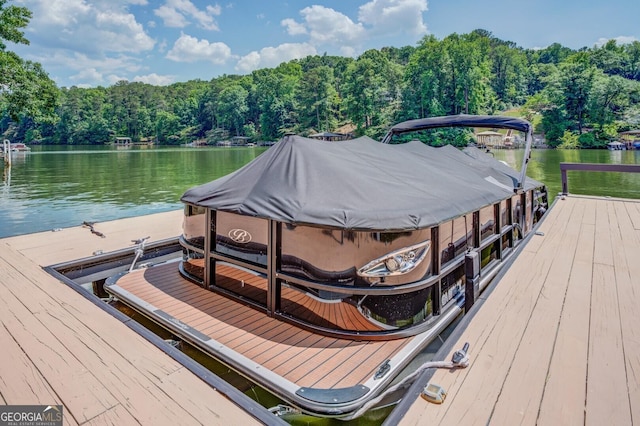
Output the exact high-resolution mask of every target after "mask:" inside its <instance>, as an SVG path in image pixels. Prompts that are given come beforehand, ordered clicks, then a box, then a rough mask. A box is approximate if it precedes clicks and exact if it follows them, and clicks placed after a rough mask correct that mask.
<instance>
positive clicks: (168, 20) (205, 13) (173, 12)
mask: <svg viewBox="0 0 640 426" xmlns="http://www.w3.org/2000/svg"><path fill="white" fill-rule="evenodd" d="M153 12H154V13H155V15H156V16H158V17H159V18H161V19H162V20H163V21H164V24H165V26H167V27H173V28H184V27H186V26H188V25H189V24H190V23H191V21H190V19H193V20H195V21H196V22H197V23H198V26H199V27H201V28H204V29H205V30H211V31H218V30H219V28H218V24H217V23H216V20H215V18H214V17H216V16H220V13H222V8H221V7H220V6H219V5H215V6H211V5H208V6H207V7H205V9H204V10H200V9H198V8H197V7H196V6H195V5H194V4H193V3H191V1H189V0H167V1H166V2H165V4H163V5H162V6H160V7H159V8H157V9H155V10H154V11H153Z"/></svg>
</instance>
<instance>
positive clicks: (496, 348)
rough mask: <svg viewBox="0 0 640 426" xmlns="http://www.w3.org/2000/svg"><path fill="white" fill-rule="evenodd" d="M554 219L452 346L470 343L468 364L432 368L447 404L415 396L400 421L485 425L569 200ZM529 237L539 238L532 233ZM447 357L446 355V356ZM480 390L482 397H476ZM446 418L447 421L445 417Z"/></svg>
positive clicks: (556, 247) (558, 240)
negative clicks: (538, 243) (452, 369)
mask: <svg viewBox="0 0 640 426" xmlns="http://www.w3.org/2000/svg"><path fill="white" fill-rule="evenodd" d="M554 210H555V216H556V218H557V219H558V220H554V221H549V220H546V221H545V222H543V223H542V224H541V227H540V231H541V232H542V233H543V234H544V237H543V238H544V240H545V247H544V248H540V249H539V248H536V249H535V250H527V247H526V246H525V247H524V249H522V250H521V251H520V253H519V254H518V259H517V262H516V263H515V264H514V265H512V267H511V268H510V269H509V270H508V271H507V272H506V273H505V276H504V277H503V278H502V279H501V284H502V283H503V282H508V283H509V284H505V285H498V286H497V287H496V288H495V289H494V291H493V292H492V293H491V295H490V297H489V298H488V299H487V300H486V302H485V303H484V305H483V306H482V309H480V310H479V311H478V312H477V313H476V316H475V317H474V319H473V321H472V322H471V323H470V324H469V325H468V328H467V329H466V331H465V333H464V334H463V336H462V337H461V338H460V339H459V340H458V342H457V343H456V344H455V345H454V347H455V348H459V347H461V346H462V344H463V343H464V342H469V343H470V357H471V364H470V366H469V367H468V368H467V369H465V370H462V371H457V372H455V373H454V374H450V373H448V372H445V371H436V372H435V373H434V376H433V379H432V382H433V383H438V384H440V385H442V386H443V387H444V388H445V389H447V391H448V392H449V395H455V397H454V398H451V400H450V399H447V402H446V404H443V405H442V406H435V405H433V404H427V403H425V401H424V400H422V399H418V400H416V401H415V402H414V404H413V405H412V407H411V408H410V409H409V411H408V413H407V414H406V415H405V417H404V418H403V424H411V425H414V424H415V425H418V424H421V421H422V419H425V418H429V419H430V421H432V422H433V424H439V423H444V424H478V423H488V422H489V421H490V419H491V414H492V412H493V409H494V406H495V404H496V401H497V400H498V398H499V396H500V393H501V391H502V386H503V383H504V381H505V378H506V376H507V373H508V370H509V368H510V366H511V365H512V361H513V359H514V357H515V353H516V349H517V342H519V341H520V340H521V339H522V335H523V334H524V330H525V327H526V325H527V323H528V320H529V318H530V316H531V313H532V309H533V306H534V303H535V301H536V300H537V298H538V296H539V294H540V290H541V288H542V285H543V280H542V279H540V277H545V276H546V271H548V269H549V268H550V266H551V265H552V263H553V259H554V257H555V256H556V255H557V253H558V252H559V251H560V250H561V249H562V242H563V234H564V230H565V228H566V223H567V222H568V221H569V219H570V217H571V214H572V211H573V207H572V205H571V203H564V204H559V205H558V206H556V207H554ZM534 238H541V237H540V236H534ZM447 359H450V356H449V357H447ZM479 394H482V398H481V399H480V398H478V395H479ZM445 419H446V420H445Z"/></svg>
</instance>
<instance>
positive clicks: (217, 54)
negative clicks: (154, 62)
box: [166, 34, 232, 65]
mask: <svg viewBox="0 0 640 426" xmlns="http://www.w3.org/2000/svg"><path fill="white" fill-rule="evenodd" d="M231 57H232V55H231V49H230V48H229V46H227V45H226V44H224V43H210V42H209V41H208V40H204V39H202V40H198V39H197V38H195V37H191V36H190V35H186V34H182V35H180V38H179V39H178V40H176V42H175V43H174V44H173V47H172V48H171V50H169V52H168V53H167V55H166V58H167V59H170V60H172V61H175V62H199V61H209V62H212V63H214V64H217V65H222V64H224V63H226V62H227V61H228V60H229V59H230V58H231Z"/></svg>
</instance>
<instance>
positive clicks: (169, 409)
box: [0, 211, 276, 425]
mask: <svg viewBox="0 0 640 426" xmlns="http://www.w3.org/2000/svg"><path fill="white" fill-rule="evenodd" d="M181 218H182V212H181V211H177V212H169V213H162V214H157V215H150V216H145V217H138V218H132V219H123V220H118V221H113V222H104V223H100V224H97V225H96V226H95V228H96V229H97V230H100V231H101V232H103V233H104V235H105V238H100V237H99V236H97V235H95V234H92V233H91V232H90V230H89V229H87V228H82V227H76V228H68V229H63V230H61V231H59V232H44V233H36V234H31V235H24V236H19V237H11V238H5V239H2V240H0V341H1V342H2V354H1V355H0V404H5V405H32V404H44V405H57V404H61V405H63V421H64V424H65V425H78V424H82V425H90V424H119V425H125V424H154V425H157V424H160V425H162V424H166V425H170V424H171V425H175V424H180V425H183V424H194V425H195V424H218V425H250V424H262V423H263V422H261V421H259V420H257V419H256V417H255V414H256V413H255V412H254V413H250V412H249V410H246V409H243V408H241V407H240V406H238V405H236V404H235V403H234V402H233V401H231V400H230V399H229V395H228V394H227V395H225V394H223V393H221V392H220V391H218V390H216V389H214V388H213V387H211V386H210V385H209V384H208V383H206V382H205V380H203V378H202V377H199V376H198V375H196V374H194V373H193V372H192V371H191V370H190V369H188V368H187V367H185V365H183V364H181V363H180V362H178V361H177V360H176V357H174V356H170V354H171V353H172V351H171V349H168V350H166V351H163V350H161V349H159V348H158V347H156V346H154V345H153V344H151V343H150V342H149V341H148V340H146V339H145V338H144V337H142V336H141V335H140V334H138V333H136V331H134V329H135V327H132V326H131V325H127V324H125V323H123V322H122V321H120V320H119V319H117V318H116V317H114V316H112V315H110V314H109V313H107V312H106V311H105V310H103V309H100V308H99V307H98V306H97V305H96V304H94V303H91V302H89V301H88V300H87V299H86V298H85V297H84V296H82V295H81V294H80V293H78V292H77V291H75V290H74V289H72V288H71V287H69V286H67V285H65V284H63V283H61V282H60V281H58V280H57V279H55V278H54V277H52V276H51V275H49V274H47V273H46V272H45V271H44V270H43V269H42V268H41V267H42V266H45V265H51V264H54V263H59V262H64V261H69V260H73V259H77V258H82V257H87V256H91V254H92V252H93V251H95V250H104V251H108V250H115V249H117V248H123V247H127V246H130V245H131V242H130V240H131V239H133V238H139V237H141V236H146V235H151V237H152V238H151V240H152V241H156V240H163V239H166V238H169V237H175V236H176V235H177V234H179V232H180V224H181ZM175 352H177V351H175ZM241 396H244V395H241ZM265 412H266V410H265ZM266 414H269V413H266ZM275 422H276V419H275V418H274V423H275Z"/></svg>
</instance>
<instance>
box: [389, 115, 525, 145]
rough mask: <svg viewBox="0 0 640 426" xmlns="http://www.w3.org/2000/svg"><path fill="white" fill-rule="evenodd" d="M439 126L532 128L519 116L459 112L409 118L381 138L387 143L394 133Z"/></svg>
mask: <svg viewBox="0 0 640 426" xmlns="http://www.w3.org/2000/svg"><path fill="white" fill-rule="evenodd" d="M441 127H486V128H491V129H513V130H518V131H520V132H523V133H530V132H531V130H532V126H531V123H529V122H528V121H527V120H523V119H521V118H515V117H503V116H497V115H466V114H460V115H449V116H445V117H429V118H419V119H417V120H409V121H405V122H402V123H399V124H396V125H395V126H393V127H392V128H391V129H389V131H388V132H387V134H386V135H385V137H384V138H383V139H382V142H383V143H388V142H389V141H390V139H391V138H392V137H393V136H394V135H400V134H403V133H408V132H415V131H418V130H425V129H435V128H441Z"/></svg>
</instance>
